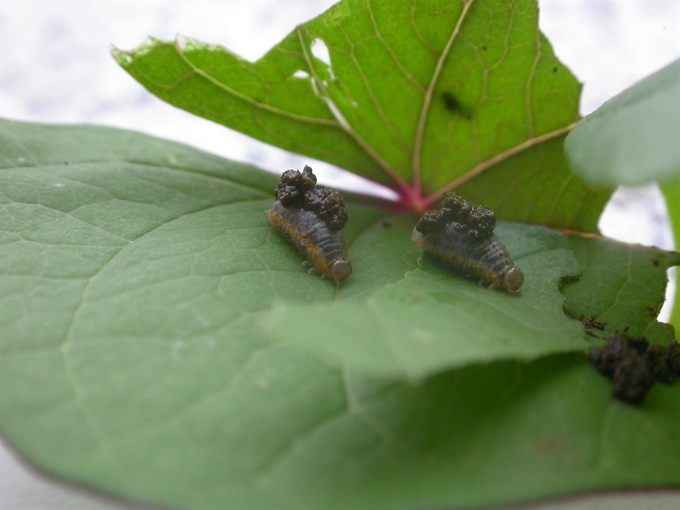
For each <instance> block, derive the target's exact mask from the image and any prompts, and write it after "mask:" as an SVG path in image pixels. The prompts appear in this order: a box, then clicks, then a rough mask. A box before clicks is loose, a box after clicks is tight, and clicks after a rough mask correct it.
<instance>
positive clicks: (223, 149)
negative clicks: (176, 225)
mask: <svg viewBox="0 0 680 510" xmlns="http://www.w3.org/2000/svg"><path fill="white" fill-rule="evenodd" d="M374 1H395V0H374ZM452 1H453V0H452ZM333 3H334V2H333V1H332V0H306V1H303V0H286V1H282V0H220V1H215V0H203V1H197V0H193V1H192V0H184V1H179V0H145V1H142V0H135V1H129V0H118V1H115V0H81V1H76V0H68V1H65V0H0V117H5V118H11V119H16V120H26V121H36V122H46V123H63V122H66V123H93V124H104V125H109V126H117V127H122V128H128V129H135V130H138V131H143V132H146V133H149V134H153V135H156V136H161V137H164V138H169V139H173V140H177V141H180V142H184V143H188V144H190V145H194V146H196V147H199V148H202V149H204V150H208V151H210V152H213V153H216V154H220V155H222V156H225V157H228V158H230V159H236V160H241V161H247V162H251V163H254V164H256V165H258V166H261V167H262V168H265V169H270V170H275V171H281V170H282V169H286V168H301V167H302V166H303V165H304V164H305V163H307V162H309V160H308V159H307V158H302V157H300V156H295V155H291V154H289V153H285V152H283V151H280V150H278V149H274V148H272V147H269V146H266V145H264V144H261V143H260V142H257V141H254V140H250V139H249V138H247V137H245V136H243V135H240V134H238V133H235V132H232V131H229V130H227V129H225V128H223V127H221V126H219V125H217V124H213V123H211V122H209V121H206V120H203V119H200V118H198V117H194V116H192V115H190V114H187V113H185V112H183V111H181V110H178V109H175V108H174V107H172V106H169V105H167V104H166V103H163V102H162V101H160V100H158V99H156V98H155V97H153V96H151V95H150V94H149V93H147V92H146V90H145V89H144V88H142V87H141V86H140V85H139V84H137V83H136V82H135V81H134V80H133V79H132V78H130V77H129V76H128V75H127V73H125V72H124V71H122V70H121V69H120V68H119V67H118V65H117V64H116V63H115V62H114V60H113V58H111V56H110V54H109V50H110V47H111V45H115V46H116V47H118V48H121V49H132V48H134V47H136V46H138V45H139V44H140V43H142V42H143V41H144V40H145V39H146V37H147V36H149V35H153V36H154V37H157V38H161V39H172V38H174V37H175V35H176V34H182V35H185V36H190V37H193V38H196V39H200V40H202V41H205V42H208V43H213V44H221V45H223V46H226V47H228V48H230V49H231V50H232V51H235V52H237V53H239V54H241V55H242V56H244V57H246V58H248V59H251V60H252V59H257V58H258V57H259V56H261V55H262V54H264V53H265V52H266V50H267V49H268V48H270V47H271V46H273V45H274V44H276V43H277V42H278V41H279V40H280V39H282V38H283V37H284V36H285V35H286V34H287V33H288V32H289V31H290V30H292V29H293V27H294V26H295V25H296V24H298V23H302V22H304V21H305V20H307V19H309V18H311V17H314V16H316V15H318V14H320V13H321V12H323V11H324V10H326V9H327V8H328V7H330V6H331V5H332V4H333ZM540 6H541V20H540V22H541V27H542V29H543V31H544V32H545V33H546V35H547V36H548V38H549V39H550V40H551V42H552V43H553V46H554V49H555V52H556V53H557V55H558V56H559V57H560V58H561V59H562V61H563V62H564V63H565V64H566V65H567V66H568V67H570V68H571V70H572V71H573V72H574V74H575V75H576V76H577V77H578V79H579V80H580V81H581V82H583V83H584V90H583V96H582V101H581V113H582V114H587V113H590V112H591V111H593V110H594V109H596V108H597V107H598V106H599V105H600V104H602V103H603V102H604V101H606V100H607V99H609V98H610V97H612V96H613V95H615V94H617V93H618V92H620V91H622V90H623V89H625V88H626V87H628V86H630V85H631V84H633V83H634V82H636V81H638V80H640V79H641V78H644V77H645V76H647V75H648V74H650V73H652V72H654V71H656V70H658V69H660V68H661V67H663V66H664V65H666V64H668V63H670V62H671V61H673V60H675V59H677V58H679V57H680V0H541V1H540ZM313 166H314V167H315V171H318V173H319V174H320V176H321V178H322V180H324V181H325V182H326V183H329V184H331V185H338V184H339V185H341V186H343V187H355V188H356V187H357V186H359V180H357V179H353V178H352V177H351V176H350V177H348V176H347V175H346V174H344V173H342V172H339V171H335V170H333V169H332V168H330V167H329V166H328V165H324V164H321V163H314V164H313ZM601 227H602V229H603V231H604V232H605V233H606V234H608V235H611V236H614V237H616V238H619V239H622V240H628V241H635V242H643V243H645V244H656V245H658V246H662V247H666V248H670V247H672V241H671V238H670V235H669V233H668V227H667V219H666V218H665V208H664V207H663V205H662V203H661V201H660V197H659V195H658V190H656V189H655V188H653V187H651V188H645V189H643V190H632V191H624V192H622V193H618V194H617V195H616V197H615V200H614V201H613V204H612V207H610V208H609V209H608V212H607V215H606V217H605V218H604V219H603V221H602V223H601ZM0 508H2V509H5V508H7V509H11V510H38V509H49V510H66V509H69V510H76V509H88V510H95V509H96V510H99V509H102V510H103V509H105V508H106V509H109V508H122V507H119V506H118V505H112V504H110V503H106V502H101V501H99V500H93V499H92V498H90V497H88V496H87V495H83V494H76V495H74V494H72V493H70V492H67V491H65V490H64V489H62V488H61V487H59V486H56V485H54V484H51V483H48V482H45V481H42V480H41V479H39V478H38V477H37V476H36V475H34V474H32V473H31V472H29V471H27V470H26V469H24V468H22V467H20V465H19V464H18V463H17V462H16V460H15V459H14V458H13V457H12V456H11V455H10V454H8V452H7V450H4V449H3V448H2V445H1V444H0Z"/></svg>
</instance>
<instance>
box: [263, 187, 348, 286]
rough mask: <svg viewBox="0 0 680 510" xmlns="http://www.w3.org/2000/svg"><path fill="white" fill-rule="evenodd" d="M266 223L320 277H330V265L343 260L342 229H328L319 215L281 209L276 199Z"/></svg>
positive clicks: (345, 251) (331, 274) (344, 247)
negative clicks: (307, 262) (269, 224)
mask: <svg viewBox="0 0 680 510" xmlns="http://www.w3.org/2000/svg"><path fill="white" fill-rule="evenodd" d="M267 218H269V223H271V225H272V227H274V228H275V229H276V230H277V231H278V232H279V233H280V234H281V235H283V236H284V237H285V238H286V239H288V241H290V243H291V244H292V245H293V246H294V247H295V249H297V250H298V251H299V252H300V253H301V254H302V255H304V256H305V257H307V260H308V261H309V262H310V263H311V264H312V266H313V267H314V268H315V269H316V272H318V273H319V274H320V275H321V276H323V277H325V278H332V277H334V275H333V272H332V270H331V268H332V266H333V263H334V262H336V261H338V260H340V259H346V257H347V244H346V243H345V237H344V235H343V234H342V230H331V229H330V228H329V226H328V224H327V223H326V222H324V221H323V220H321V219H320V218H319V216H318V215H317V214H316V213H314V212H312V211H307V210H305V209H302V208H300V207H284V206H283V205H282V204H281V202H279V201H278V200H277V201H276V202H274V204H273V205H272V206H271V208H270V209H269V210H268V211H267Z"/></svg>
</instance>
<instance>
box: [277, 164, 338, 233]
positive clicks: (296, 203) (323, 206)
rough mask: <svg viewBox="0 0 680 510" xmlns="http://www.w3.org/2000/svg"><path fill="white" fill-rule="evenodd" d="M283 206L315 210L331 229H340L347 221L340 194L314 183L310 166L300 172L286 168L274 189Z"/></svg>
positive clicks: (314, 178) (314, 179) (314, 177)
mask: <svg viewBox="0 0 680 510" xmlns="http://www.w3.org/2000/svg"><path fill="white" fill-rule="evenodd" d="M274 193H275V194H276V199H277V200H278V201H279V202H281V205H283V206H284V207H300V208H302V209H305V210H307V211H312V212H315V213H316V214H317V215H318V216H319V218H321V219H322V220H323V221H325V222H326V223H327V224H328V226H329V228H330V229H331V230H341V229H342V228H343V227H344V226H345V224H346V223H347V219H348V218H347V211H346V210H345V202H344V200H343V199H342V195H340V193H338V192H337V191H331V190H328V189H326V188H325V187H324V186H321V185H320V184H317V183H316V176H315V175H314V173H313V172H312V169H311V167H309V166H305V168H304V169H303V170H302V172H299V171H297V170H286V171H285V172H283V175H282V176H281V181H280V182H279V185H278V186H277V187H276V189H275V190H274Z"/></svg>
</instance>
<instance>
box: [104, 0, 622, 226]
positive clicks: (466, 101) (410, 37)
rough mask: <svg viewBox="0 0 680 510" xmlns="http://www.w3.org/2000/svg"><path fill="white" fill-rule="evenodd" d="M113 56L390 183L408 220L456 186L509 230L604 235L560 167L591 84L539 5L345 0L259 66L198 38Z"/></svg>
mask: <svg viewBox="0 0 680 510" xmlns="http://www.w3.org/2000/svg"><path fill="white" fill-rule="evenodd" d="M319 48H326V49H327V51H328V53H329V59H330V61H329V62H325V61H324V58H323V56H319V53H320V52H319V51H318V49H319ZM114 56H115V57H116V59H117V60H118V62H119V63H120V65H121V66H122V67H123V68H124V69H125V70H126V71H127V72H129V73H130V74H131V75H132V76H133V77H134V78H135V79H136V80H138V81H139V82H140V83H141V84H143V85H144V86H145V87H146V88H147V89H149V90H150V91H151V92H152V93H154V94H155V95H157V96H158V97H160V98H161V99H163V100H165V101H168V102H169V103H171V104H173V105H175V106H178V107H180V108H183V109H185V110H187V111H190V112H192V113H195V114H197V115H200V116H203V117H205V118H208V119H210V120H213V121H215V122H218V123H220V124H223V125H225V126H228V127H230V128H232V129H236V130H238V131H241V132H243V133H246V134H248V135H250V136H252V137H254V138H257V139H259V140H262V141H265V142H267V143H270V144H273V145H276V146H278V147H281V148H284V149H287V150H290V151H294V152H297V153H300V154H304V155H306V156H310V157H313V158H316V159H319V160H323V161H327V162H329V163H332V164H334V165H337V166H340V167H343V168H345V169H347V170H349V171H351V172H354V173H357V174H359V175H362V176H365V177H368V178H370V179H372V180H374V181H377V182H380V183H383V184H387V185H389V186H391V187H393V188H394V189H395V190H396V191H398V192H399V193H400V195H401V203H402V207H403V208H404V209H407V210H413V211H416V212H421V213H422V212H423V210H424V209H425V208H426V207H427V206H429V205H431V204H432V203H434V202H436V201H437V200H438V199H439V198H440V197H441V195H442V193H444V192H445V191H447V190H449V189H454V188H460V190H461V192H462V193H463V194H464V195H465V196H466V197H469V198H470V199H471V200H473V201H475V202H483V203H485V204H486V205H488V206H489V207H491V208H492V209H493V210H495V211H496V212H497V213H498V214H499V216H500V217H501V218H503V219H506V220H512V221H521V222H527V223H537V224H543V225H552V226H557V227H565V228H570V229H572V230H583V231H593V230H595V229H596V224H597V220H598V217H599V214H600V212H601V210H602V208H603V206H604V204H605V203H606V200H607V199H608V197H609V194H610V190H609V189H605V188H598V187H592V186H587V185H585V184H584V183H583V182H582V181H581V180H580V179H578V178H577V177H575V176H574V175H573V174H572V173H571V172H570V170H569V168H568V165H567V163H566V161H565V159H564V157H563V155H562V142H563V139H564V136H565V135H566V133H568V132H569V130H570V129H571V128H572V126H573V124H574V123H575V122H576V120H577V119H578V99H579V93H580V85H579V84H578V82H577V81H576V79H575V78H574V77H573V76H572V75H571V73H570V72H569V70H568V69H566V68H565V67H564V66H563V65H562V64H561V63H560V62H559V61H558V60H557V58H556V57H555V56H554V54H553V51H552V48H551V46H550V44H549V42H548V41H547V40H546V39H545V37H544V36H543V35H542V34H541V33H540V31H539V29H538V8H537V2H536V0H520V1H517V2H512V3H506V2H497V1H494V0H484V1H476V2H472V1H471V0H465V1H462V2H448V3H444V4H442V3H441V2H439V1H437V0H427V1H422V2H417V3H416V2H413V1H408V2H368V1H367V0H344V1H342V2H340V3H339V4H337V5H336V6H334V7H333V8H331V9H329V10H328V11H327V12H325V13H324V14H322V15H321V16H319V17H318V18H316V19H313V20H311V21H309V22H308V23H305V24H304V25H300V26H299V27H297V28H296V29H295V30H294V31H293V32H291V34H289V35H288V36H287V37H286V38H284V39H283V41H281V42H280V43H279V44H278V45H277V46H275V47H274V48H272V49H271V50H270V51H269V52H268V53H267V54H266V55H265V56H263V57H262V58H261V59H260V60H258V61H257V62H255V63H250V62H247V61H245V60H243V59H241V58H240V57H238V56H237V55H234V54H233V53H231V52H230V51H229V50H227V49H225V48H222V47H215V46H209V45H206V44H203V43H200V42H197V41H192V40H179V41H176V42H163V41H158V40H151V41H150V42H149V43H147V44H145V45H143V46H141V47H139V48H138V49H136V50H133V51H130V52H123V51H120V50H114Z"/></svg>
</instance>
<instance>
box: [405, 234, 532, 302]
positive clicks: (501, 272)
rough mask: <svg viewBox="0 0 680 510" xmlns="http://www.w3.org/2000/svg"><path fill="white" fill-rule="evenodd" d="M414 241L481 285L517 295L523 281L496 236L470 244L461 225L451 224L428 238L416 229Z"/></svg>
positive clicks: (412, 237) (519, 272) (413, 236)
mask: <svg viewBox="0 0 680 510" xmlns="http://www.w3.org/2000/svg"><path fill="white" fill-rule="evenodd" d="M411 239H413V242H414V243H416V244H417V245H418V246H419V247H420V248H422V249H423V251H424V252H426V253H430V254H432V255H434V256H435V257H437V258H440V259H441V260H443V261H444V262H446V263H447V264H449V265H450V266H452V267H453V268H455V269H458V270H459V271H460V272H461V273H463V274H464V275H465V276H469V277H475V278H479V283H480V284H483V285H488V286H489V287H490V288H492V289H507V290H509V291H510V292H515V291H516V290H517V289H519V287H520V286H521V285H522V283H523V281H524V278H523V276H521V271H520V270H519V269H517V268H516V267H515V264H514V263H513V262H512V260H511V259H510V255H509V254H508V251H507V250H506V249H505V246H503V243H501V240H500V239H498V236H496V235H495V234H492V235H491V237H489V238H488V239H485V240H483V241H481V242H479V243H470V240H469V239H467V238H466V236H465V235H464V234H461V233H460V231H459V227H458V225H456V224H453V223H452V224H449V225H447V227H446V228H445V229H444V230H443V231H441V232H437V233H432V234H428V235H423V234H422V233H420V232H418V231H417V230H413V235H412V236H411Z"/></svg>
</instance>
